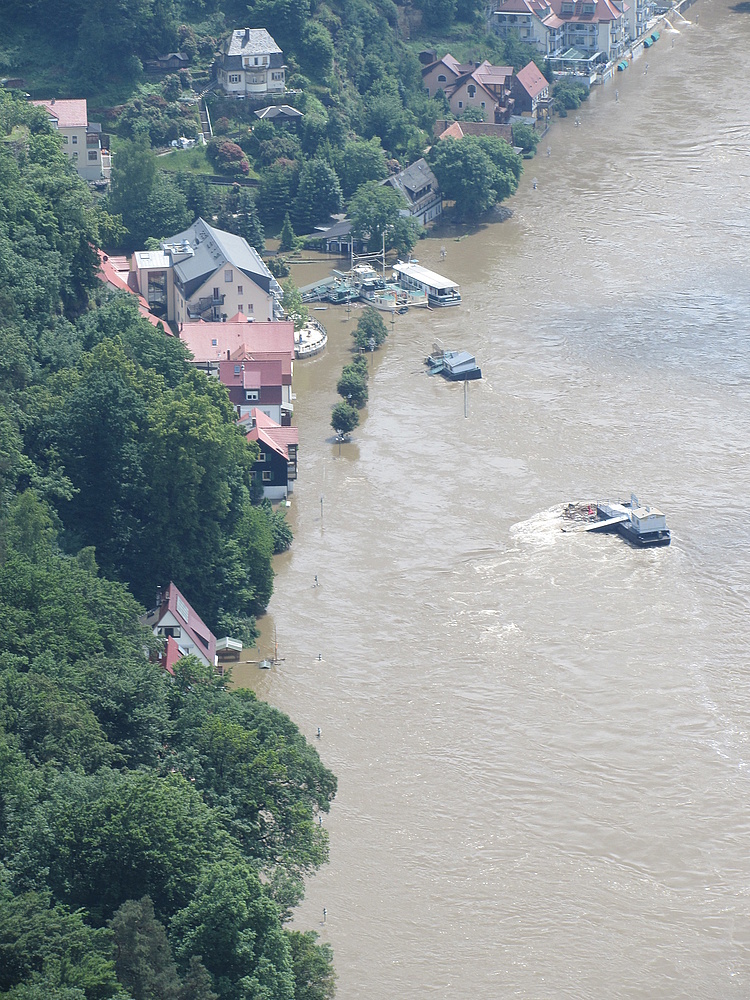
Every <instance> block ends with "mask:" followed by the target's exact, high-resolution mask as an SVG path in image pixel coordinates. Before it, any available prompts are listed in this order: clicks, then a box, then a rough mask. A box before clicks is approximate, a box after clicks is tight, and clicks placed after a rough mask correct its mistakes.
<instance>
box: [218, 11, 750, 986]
mask: <svg viewBox="0 0 750 1000" xmlns="http://www.w3.org/2000/svg"><path fill="white" fill-rule="evenodd" d="M686 16H687V18H688V19H689V21H690V22H692V23H689V24H686V23H684V22H682V21H681V20H680V18H679V17H676V18H675V19H674V23H675V28H677V29H679V31H678V32H675V33H672V32H670V31H669V29H668V28H667V27H666V26H664V25H660V29H661V38H660V40H659V41H658V43H657V44H656V45H655V46H654V47H653V48H652V49H651V50H649V51H648V52H647V53H646V54H645V55H644V56H643V57H642V58H641V59H640V60H639V61H636V62H635V63H634V64H633V65H631V66H630V67H629V68H628V69H627V71H626V72H625V73H619V74H618V75H617V77H616V79H614V80H612V81H610V82H609V83H608V84H606V85H605V86H603V87H600V88H597V89H596V90H595V91H594V92H593V93H592V96H591V99H590V101H589V102H588V103H587V104H585V105H584V106H583V108H582V109H581V111H580V112H578V114H579V116H580V120H581V124H580V126H577V125H576V124H575V113H573V114H571V115H570V116H569V117H568V118H567V119H566V120H557V121H555V123H554V125H553V127H552V129H551V131H550V132H549V134H548V135H547V136H546V137H545V138H544V139H543V140H542V142H541V144H540V151H539V155H538V156H537V157H536V159H535V160H533V161H530V162H528V163H527V164H526V169H525V173H524V177H523V180H522V183H521V187H520V190H519V192H518V194H517V196H516V197H515V198H514V199H513V200H512V202H511V203H510V204H509V207H510V208H512V210H513V216H512V218H511V219H510V220H509V221H507V222H504V223H498V224H494V225H490V226H488V227H486V228H484V229H482V230H481V231H480V232H478V233H477V234H476V235H473V236H471V237H470V238H469V239H464V240H461V241H456V239H455V236H456V234H457V233H456V232H454V231H450V232H448V231H446V232H444V233H442V234H440V235H439V236H437V237H436V238H431V239H429V240H426V241H424V242H421V243H420V244H419V245H418V247H417V248H416V251H415V255H416V256H418V257H419V259H420V261H421V263H423V264H425V265H426V266H428V267H433V268H434V269H436V270H438V271H441V272H443V273H445V274H447V275H449V276H450V277H451V278H453V279H455V280H456V281H458V282H459V283H460V285H461V291H462V294H463V298H464V302H463V305H462V306H461V307H459V308H458V309H451V310H445V311H436V312H431V313H427V312H422V311H414V310H412V311H410V312H409V313H408V314H407V315H405V316H398V317H396V318H395V323H394V326H393V330H392V333H391V335H390V336H389V339H388V341H387V344H386V345H385V347H384V349H382V350H381V351H380V352H378V353H377V354H376V356H375V358H374V361H373V367H372V378H371V384H370V397H371V399H370V405H369V408H368V409H367V411H366V412H365V413H364V414H363V422H362V425H361V426H360V428H359V429H358V430H357V431H356V432H355V435H354V437H353V441H352V443H351V444H349V445H344V446H343V448H342V449H341V453H340V454H339V448H338V446H337V445H336V444H334V443H333V442H332V440H331V431H330V427H329V420H330V411H331V407H332V405H333V404H334V402H336V401H337V397H336V395H335V383H336V380H337V378H338V375H339V373H340V370H341V367H342V365H343V364H344V363H345V362H346V361H347V360H348V358H349V354H348V351H349V347H350V343H351V338H350V336H349V332H348V331H349V329H350V328H351V327H352V325H353V324H354V322H355V321H356V315H357V310H355V309H352V311H351V315H350V316H347V313H346V310H345V309H341V308H337V309H334V308H330V309H328V310H327V311H326V312H318V313H316V314H315V315H316V316H318V317H319V318H321V319H322V320H323V322H324V323H325V324H326V325H327V327H328V329H329V333H330V342H329V347H328V349H327V351H326V353H325V354H324V355H322V356H320V357H319V358H316V359H311V360H309V361H307V362H298V363H297V364H296V365H295V391H296V393H297V402H296V404H295V414H296V421H297V423H298V424H299V427H300V478H299V481H298V485H297V489H296V491H295V494H294V498H293V501H292V506H291V508H290V512H289V514H290V519H291V521H292V524H293V527H294V531H295V542H294V546H293V549H292V551H291V552H290V553H288V554H287V555H285V556H284V557H282V558H281V559H280V560H279V562H278V565H277V578H276V585H275V593H274V597H273V600H272V602H271V607H270V609H269V614H268V616H267V617H266V619H265V620H264V622H263V629H264V638H263V642H264V644H265V647H266V648H265V650H262V651H263V652H265V653H266V654H268V653H269V652H270V649H271V642H272V637H273V634H274V629H275V630H276V633H277V638H278V643H279V656H280V657H283V659H282V660H281V662H279V663H278V664H277V665H276V666H275V667H274V668H273V669H272V670H269V671H259V670H258V669H257V668H256V667H254V666H242V667H240V668H238V669H237V670H236V671H235V677H236V679H237V680H238V681H240V682H241V683H243V684H247V685H250V686H252V687H253V688H254V689H255V690H256V691H258V693H259V694H260V695H261V696H262V697H264V698H266V699H268V700H269V701H270V702H271V703H273V704H274V705H277V706H278V707H280V708H281V709H283V710H284V711H286V712H288V713H289V714H290V715H291V716H292V717H293V718H294V719H295V721H296V722H297V723H298V724H299V726H300V727H301V729H302V730H303V731H304V732H305V733H306V734H307V735H308V737H309V738H310V739H311V740H313V741H315V742H318V741H317V739H316V731H317V727H320V729H321V737H320V740H319V742H318V746H319V749H320V752H321V755H322V757H323V758H324V760H325V761H326V763H327V764H328V765H329V766H330V767H331V768H332V769H333V770H334V771H335V772H336V774H337V775H338V777H339V794H338V797H337V799H336V802H335V803H334V806H333V809H332V811H331V814H330V815H329V816H327V817H325V819H324V822H325V824H326V826H327V827H328V829H329V832H330V838H331V861H330V865H328V866H327V868H326V869H325V870H323V871H321V872H320V873H319V874H318V875H317V876H316V877H315V878H314V879H312V880H311V881H310V883H309V887H308V892H307V898H306V901H305V903H304V904H303V905H302V907H301V909H300V913H299V917H298V925H299V926H301V927H311V928H314V929H316V930H318V931H319V933H320V934H321V936H322V938H323V940H326V941H329V942H330V943H331V944H332V945H333V947H334V950H335V955H336V966H337V971H338V976H339V991H338V996H339V997H340V998H341V1000H401V998H404V1000H406V998H409V1000H423V998H424V1000H426V998H433V997H435V998H438V997H439V998H451V1000H454V998H468V1000H484V998H488V1000H490V998H491V1000H495V998H511V997H513V998H515V997H522V998H534V1000H540V998H544V1000H546V998H562V997H567V998H576V1000H578V998H592V1000H594V998H595V1000H602V998H644V1000H645V998H649V1000H654V998H658V1000H662V998H669V1000H673V998H685V1000H688V998H689V1000H695V998H710V1000H726V998H747V997H748V996H750V810H749V809H748V798H749V797H750V794H749V793H750V767H749V765H750V670H749V669H748V668H749V666H750V663H749V659H750V657H749V655H748V652H749V649H750V641H749V640H750V614H749V603H750V519H749V518H748V514H747V511H746V509H745V508H746V506H747V498H748V495H749V494H750V463H749V462H748V444H749V443H750V406H749V405H748V404H749V403H750V343H749V341H748V315H750V288H749V286H748V246H750V242H749V240H748V236H749V235H750V234H749V232H748V230H749V228H750V216H749V209H748V191H749V190H750V187H749V184H748V174H750V115H749V113H748V108H749V107H750V72H748V69H749V68H750V67H749V63H750V55H749V53H750V13H748V12H747V11H746V10H745V8H744V7H743V6H742V5H739V6H737V7H735V8H734V10H733V9H732V8H731V7H730V6H729V5H728V4H727V2H726V0H700V2H699V3H697V4H696V5H695V6H693V7H692V8H690V10H688V11H686ZM673 43H674V44H673ZM646 60H648V63H649V66H648V72H646V69H645V64H646ZM616 90H617V91H618V94H617V99H616V94H615V91H616ZM547 145H549V146H550V153H549V155H547V152H546V147H547ZM534 178H536V180H537V186H536V188H534V186H533V183H532V181H533V179H534ZM441 247H445V249H446V257H445V260H444V261H441V259H440V249H441ZM318 273H321V272H320V271H318V272H315V269H314V268H312V267H308V268H307V269H306V270H303V269H302V268H300V269H299V270H298V272H297V273H296V274H295V278H296V280H297V282H298V283H299V284H304V283H307V282H309V281H312V280H314V279H315V278H316V277H317V276H318ZM435 338H439V339H440V340H442V341H443V342H444V344H445V345H446V346H447V347H455V348H467V349H469V350H471V351H472V352H473V353H475V354H476V356H477V359H478V361H479V362H480V364H481V366H482V369H483V372H484V376H485V377H484V379H483V380H482V381H481V382H478V383H472V384H471V385H470V386H469V395H468V416H467V417H465V416H464V398H463V387H462V386H461V385H450V384H448V383H446V382H444V381H442V380H440V379H430V378H428V377H427V376H426V374H425V373H424V367H423V364H422V361H423V358H424V356H425V355H426V354H427V353H428V352H429V350H430V348H431V345H432V342H433V340H434V339H435ZM631 489H633V490H635V491H636V492H637V493H638V494H639V495H640V497H641V499H642V500H644V501H650V502H651V503H653V504H656V505H658V506H660V507H661V508H662V509H663V510H664V511H665V512H666V514H667V519H668V523H669V525H670V527H671V528H672V535H673V542H672V545H671V547H670V548H668V549H659V550H652V551H636V550H634V549H631V548H629V547H628V546H627V545H625V543H624V542H623V541H622V540H620V539H618V538H617V537H608V536H597V535H586V534H577V535H571V534H564V533H562V532H561V530H560V525H561V520H560V511H561V509H562V505H564V504H565V503H567V502H568V501H571V500H589V499H595V498H611V499H621V498H623V497H627V496H629V494H630V491H631ZM316 576H317V578H318V582H319V586H317V587H316V586H314V582H315V577H316ZM324 907H325V908H326V910H327V919H326V922H325V924H323V922H322V921H323V908H324Z"/></svg>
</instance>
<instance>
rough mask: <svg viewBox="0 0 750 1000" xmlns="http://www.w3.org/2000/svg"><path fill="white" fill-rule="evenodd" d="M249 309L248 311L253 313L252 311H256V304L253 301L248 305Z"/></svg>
mask: <svg viewBox="0 0 750 1000" xmlns="http://www.w3.org/2000/svg"><path fill="white" fill-rule="evenodd" d="M247 311H248V312H249V313H252V312H254V311H255V306H254V305H253V304H252V302H251V303H250V304H249V305H248V307H247Z"/></svg>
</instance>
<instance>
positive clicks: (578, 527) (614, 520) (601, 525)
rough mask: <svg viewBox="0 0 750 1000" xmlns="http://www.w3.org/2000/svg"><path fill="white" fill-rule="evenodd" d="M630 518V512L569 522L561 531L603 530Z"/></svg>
mask: <svg viewBox="0 0 750 1000" xmlns="http://www.w3.org/2000/svg"><path fill="white" fill-rule="evenodd" d="M629 520H630V514H618V515H617V517H608V518H607V519H606V521H590V522H589V523H587V524H571V525H568V526H567V527H564V528H563V531H604V530H605V529H606V528H611V527H612V525H614V524H623V523H624V522H625V521H629Z"/></svg>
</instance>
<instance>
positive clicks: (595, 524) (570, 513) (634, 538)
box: [563, 493, 672, 548]
mask: <svg viewBox="0 0 750 1000" xmlns="http://www.w3.org/2000/svg"><path fill="white" fill-rule="evenodd" d="M563 517H564V518H565V519H566V520H568V521H571V522H573V523H571V524H569V525H565V526H564V527H563V531H597V532H610V533H616V534H618V535H622V537H623V538H624V539H625V540H626V541H628V542H630V544H631V545H635V546H637V547H638V548H651V547H654V546H658V545H669V543H670V542H671V540H672V536H671V533H670V531H669V528H668V527H667V519H666V517H665V515H664V514H663V513H662V512H661V511H660V510H659V509H658V508H657V507H650V506H648V505H647V504H641V503H640V502H639V500H638V497H637V496H636V495H635V493H631V494H630V500H629V501H627V500H625V501H623V502H622V503H618V502H616V501H610V500H599V501H597V502H596V504H568V506H567V507H566V508H565V510H564V511H563Z"/></svg>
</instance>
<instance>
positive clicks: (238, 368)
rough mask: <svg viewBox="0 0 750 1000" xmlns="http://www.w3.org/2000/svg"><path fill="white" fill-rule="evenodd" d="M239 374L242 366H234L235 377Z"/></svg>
mask: <svg viewBox="0 0 750 1000" xmlns="http://www.w3.org/2000/svg"><path fill="white" fill-rule="evenodd" d="M239 373H240V366H239V365H235V366H234V374H235V375H239Z"/></svg>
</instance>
